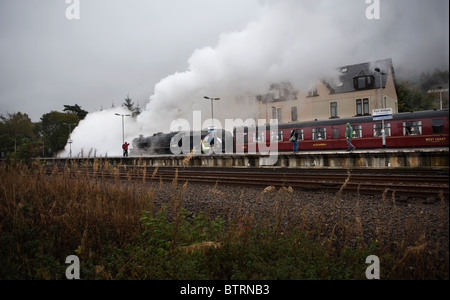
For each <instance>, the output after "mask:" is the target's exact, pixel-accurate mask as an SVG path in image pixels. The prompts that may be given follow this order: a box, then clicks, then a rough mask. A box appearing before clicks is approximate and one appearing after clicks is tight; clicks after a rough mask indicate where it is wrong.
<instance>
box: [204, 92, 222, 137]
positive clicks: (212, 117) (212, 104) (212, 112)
mask: <svg viewBox="0 0 450 300" xmlns="http://www.w3.org/2000/svg"><path fill="white" fill-rule="evenodd" d="M204 98H205V99H206V100H211V120H212V130H214V101H219V100H220V98H210V97H207V96H205V97H204Z"/></svg>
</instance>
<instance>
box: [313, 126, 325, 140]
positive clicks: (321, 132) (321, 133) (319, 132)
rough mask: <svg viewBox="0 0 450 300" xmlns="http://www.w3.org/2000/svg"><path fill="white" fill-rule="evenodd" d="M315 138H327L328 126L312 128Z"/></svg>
mask: <svg viewBox="0 0 450 300" xmlns="http://www.w3.org/2000/svg"><path fill="white" fill-rule="evenodd" d="M312 138H313V140H325V139H326V138H327V129H326V128H313V130H312Z"/></svg>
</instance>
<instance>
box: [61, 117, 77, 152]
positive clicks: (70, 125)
mask: <svg viewBox="0 0 450 300" xmlns="http://www.w3.org/2000/svg"><path fill="white" fill-rule="evenodd" d="M63 125H68V126H69V140H68V141H67V142H68V143H69V149H70V150H69V158H72V143H73V140H72V139H71V138H70V136H71V135H72V125H77V124H75V123H63Z"/></svg>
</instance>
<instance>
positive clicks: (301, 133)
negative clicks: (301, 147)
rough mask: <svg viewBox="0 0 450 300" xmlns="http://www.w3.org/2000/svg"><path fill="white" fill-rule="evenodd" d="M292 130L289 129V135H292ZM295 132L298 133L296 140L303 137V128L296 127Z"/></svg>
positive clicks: (300, 139) (301, 139)
mask: <svg viewBox="0 0 450 300" xmlns="http://www.w3.org/2000/svg"><path fill="white" fill-rule="evenodd" d="M293 131H294V130H291V135H292V132H293ZM297 133H298V140H299V141H303V140H304V139H303V129H297Z"/></svg>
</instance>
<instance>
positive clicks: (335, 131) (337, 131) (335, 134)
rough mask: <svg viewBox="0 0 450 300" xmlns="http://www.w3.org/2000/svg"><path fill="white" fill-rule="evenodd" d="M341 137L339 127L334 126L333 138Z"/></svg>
mask: <svg viewBox="0 0 450 300" xmlns="http://www.w3.org/2000/svg"><path fill="white" fill-rule="evenodd" d="M338 138H339V128H333V139H338Z"/></svg>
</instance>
